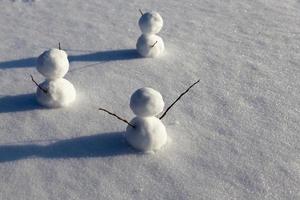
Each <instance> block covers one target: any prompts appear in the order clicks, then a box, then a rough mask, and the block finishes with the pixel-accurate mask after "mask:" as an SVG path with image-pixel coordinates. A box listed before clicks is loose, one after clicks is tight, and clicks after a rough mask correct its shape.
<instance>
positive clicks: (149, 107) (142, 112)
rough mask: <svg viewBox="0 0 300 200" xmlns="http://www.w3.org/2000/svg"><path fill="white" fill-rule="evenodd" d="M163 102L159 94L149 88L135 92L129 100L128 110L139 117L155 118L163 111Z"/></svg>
mask: <svg viewBox="0 0 300 200" xmlns="http://www.w3.org/2000/svg"><path fill="white" fill-rule="evenodd" d="M164 106H165V102H164V100H163V97H162V96H161V94H160V93H159V92H158V91H156V90H154V89H152V88H149V87H144V88H140V89H138V90H136V91H135V92H134V93H133V94H132V95H131V98H130V108H131V110H132V111H133V112H134V114H136V115H137V116H140V117H149V116H156V115H158V114H159V113H161V112H162V111H163V109H164Z"/></svg>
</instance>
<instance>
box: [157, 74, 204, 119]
mask: <svg viewBox="0 0 300 200" xmlns="http://www.w3.org/2000/svg"><path fill="white" fill-rule="evenodd" d="M199 82H200V80H198V81H196V82H195V83H193V84H192V85H191V86H190V87H189V88H188V89H187V90H186V91H184V92H183V93H182V94H180V96H179V97H178V98H177V99H176V100H175V101H174V102H173V103H172V104H171V105H170V106H169V107H168V108H167V110H166V111H165V112H164V113H163V114H162V116H161V117H160V118H159V119H162V118H164V116H165V115H166V114H167V112H168V111H169V110H170V109H171V108H172V107H173V106H174V105H175V103H176V102H177V101H179V99H180V98H181V97H182V96H183V95H185V94H186V93H187V92H188V91H189V90H190V89H191V88H192V87H193V86H194V85H196V84H197V83H199Z"/></svg>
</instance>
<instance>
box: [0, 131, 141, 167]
mask: <svg viewBox="0 0 300 200" xmlns="http://www.w3.org/2000/svg"><path fill="white" fill-rule="evenodd" d="M46 142H47V141H46ZM134 153H136V152H135V151H134V150H133V149H132V148H131V147H130V146H128V145H127V143H126V141H125V140H124V132H114V133H101V134H97V135H91V136H83V137H77V138H71V139H65V140H58V141H55V142H51V143H50V144H47V145H40V144H24V145H22V144H19V143H18V144H17V145H5V144H4V145H1V146H0V163H1V162H10V161H16V160H22V159H26V158H30V157H35V158H45V159H68V158H91V157H112V156H121V155H128V154H134Z"/></svg>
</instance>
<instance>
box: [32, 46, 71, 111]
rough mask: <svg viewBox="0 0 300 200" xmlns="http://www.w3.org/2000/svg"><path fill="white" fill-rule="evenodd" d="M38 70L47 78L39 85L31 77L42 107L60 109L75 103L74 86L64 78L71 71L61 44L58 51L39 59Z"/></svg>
mask: <svg viewBox="0 0 300 200" xmlns="http://www.w3.org/2000/svg"><path fill="white" fill-rule="evenodd" d="M36 68H37V70H38V72H40V73H41V74H42V75H43V76H44V77H45V78H46V80H45V81H44V82H43V83H41V84H38V83H37V82H36V81H35V80H34V78H33V76H32V75H30V76H31V80H32V81H33V82H34V83H35V84H36V86H37V91H36V98H37V101H38V102H39V103H40V104H41V105H43V106H46V107H49V108H58V107H65V106H68V105H70V104H71V103H72V102H74V101H75V98H76V91H75V88H74V86H73V84H72V83H71V82H69V81H68V80H66V79H64V78H63V77H64V76H65V75H66V73H67V72H68V70H69V60H68V55H67V53H66V52H65V51H63V50H62V49H61V48H60V43H59V48H58V49H56V48H53V49H50V50H47V51H45V52H44V53H42V54H41V55H40V56H39V57H38V59H37V66H36Z"/></svg>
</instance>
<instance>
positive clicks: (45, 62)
mask: <svg viewBox="0 0 300 200" xmlns="http://www.w3.org/2000/svg"><path fill="white" fill-rule="evenodd" d="M37 70H38V71H39V72H40V73H41V74H42V75H43V76H45V77H46V78H47V79H56V78H62V77H64V76H65V75H66V73H67V72H68V70H69V61H68V55H67V53H66V52H65V51H63V50H59V49H50V50H48V51H45V52H44V53H42V54H41V55H40V56H39V57H38V59H37Z"/></svg>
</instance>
